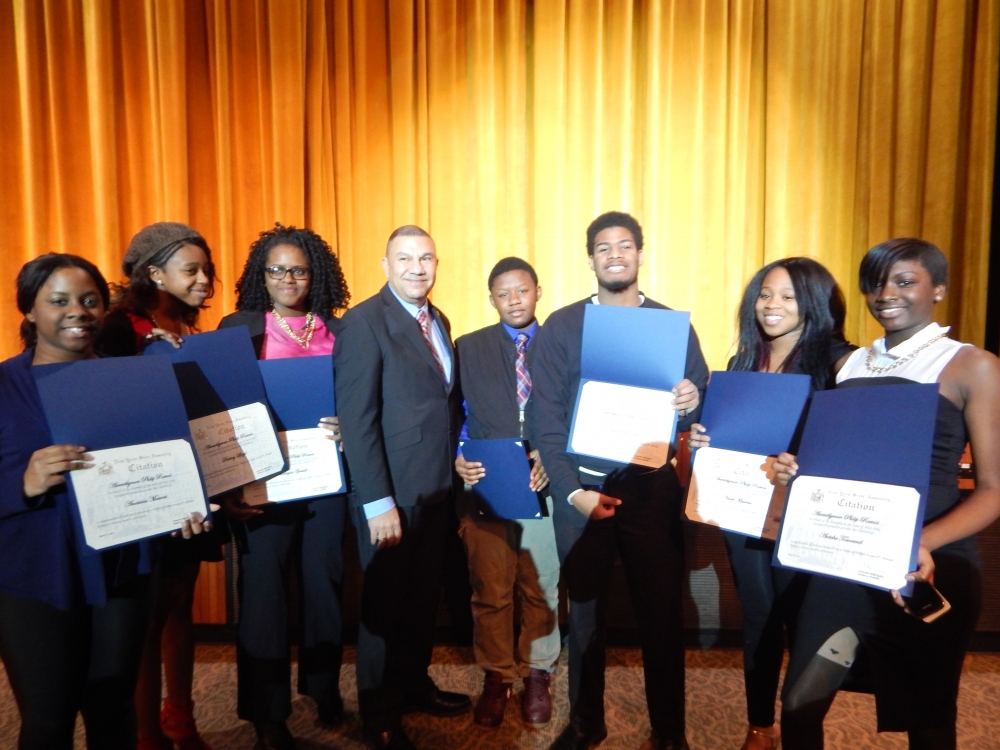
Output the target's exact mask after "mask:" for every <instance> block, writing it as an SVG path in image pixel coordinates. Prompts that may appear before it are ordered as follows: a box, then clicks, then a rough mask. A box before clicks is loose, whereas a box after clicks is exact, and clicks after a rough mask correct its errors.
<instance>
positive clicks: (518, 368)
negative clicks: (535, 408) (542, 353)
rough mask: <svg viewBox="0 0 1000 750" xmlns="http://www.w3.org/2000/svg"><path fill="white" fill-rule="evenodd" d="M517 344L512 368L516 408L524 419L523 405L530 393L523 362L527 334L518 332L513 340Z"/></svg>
mask: <svg viewBox="0 0 1000 750" xmlns="http://www.w3.org/2000/svg"><path fill="white" fill-rule="evenodd" d="M514 344H515V346H517V362H516V364H515V365H514V370H515V372H516V373H517V408H518V409H520V410H521V421H522V422H523V421H524V406H525V404H527V403H528V396H530V395H531V375H529V374H528V367H527V365H526V364H525V362H524V353H525V351H527V349H528V334H526V333H519V334H517V338H516V339H515V340H514Z"/></svg>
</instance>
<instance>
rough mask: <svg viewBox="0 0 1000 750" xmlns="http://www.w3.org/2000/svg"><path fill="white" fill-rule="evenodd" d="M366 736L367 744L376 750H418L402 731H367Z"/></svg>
mask: <svg viewBox="0 0 1000 750" xmlns="http://www.w3.org/2000/svg"><path fill="white" fill-rule="evenodd" d="M364 735H365V743H366V744H367V745H368V747H371V748H374V749H375V750H417V746H416V745H414V744H413V743H412V742H410V738H409V737H407V736H406V733H405V732H404V731H403V730H402V729H386V730H385V731H382V732H374V731H372V730H369V729H366V730H365V732H364Z"/></svg>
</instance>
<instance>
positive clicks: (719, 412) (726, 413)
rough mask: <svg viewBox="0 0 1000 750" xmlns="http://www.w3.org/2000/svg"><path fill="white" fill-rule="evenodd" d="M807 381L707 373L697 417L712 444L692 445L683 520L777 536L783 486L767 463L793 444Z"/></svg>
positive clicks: (779, 376) (806, 397) (769, 375)
mask: <svg viewBox="0 0 1000 750" xmlns="http://www.w3.org/2000/svg"><path fill="white" fill-rule="evenodd" d="M810 382H811V381H810V378H809V376H807V375H787V374H776V373H761V372H743V371H725V372H713V373H712V377H711V379H710V381H709V384H708V389H707V390H706V393H705V406H704V407H703V409H702V417H701V424H702V426H703V427H705V434H706V435H707V436H708V437H709V440H710V441H711V445H709V446H705V447H703V448H696V449H695V451H694V456H693V463H692V468H691V483H690V486H689V487H688V495H687V502H686V504H685V509H684V513H685V516H686V517H687V519H688V520H690V521H696V522H698V523H706V524H710V525H713V526H719V527H720V528H723V529H725V530H727V531H732V532H735V533H737V534H743V535H745V536H752V537H757V538H760V539H771V540H774V539H776V538H777V534H778V527H779V525H780V523H781V513H782V509H783V507H784V502H785V488H784V487H776V486H775V485H774V483H773V481H772V480H773V472H772V471H771V464H772V463H773V462H774V458H775V456H777V454H779V453H781V452H783V451H787V450H788V449H789V448H790V447H791V445H792V441H793V439H794V436H795V432H796V430H797V429H798V426H799V423H800V422H801V421H802V415H803V412H804V410H805V408H806V404H807V403H808V401H809V393H810V390H811V385H810Z"/></svg>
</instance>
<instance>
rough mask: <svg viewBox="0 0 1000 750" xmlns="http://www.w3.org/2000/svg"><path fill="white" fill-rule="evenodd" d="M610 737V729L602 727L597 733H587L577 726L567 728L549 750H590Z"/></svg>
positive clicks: (572, 725) (571, 725)
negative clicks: (589, 749)
mask: <svg viewBox="0 0 1000 750" xmlns="http://www.w3.org/2000/svg"><path fill="white" fill-rule="evenodd" d="M607 737H608V728H607V727H606V726H603V725H602V726H601V727H600V729H597V730H596V731H586V730H584V729H580V728H579V727H578V726H576V725H575V724H570V725H569V726H567V727H566V728H565V729H564V730H563V731H562V734H560V735H559V736H558V737H556V741H555V742H553V743H552V744H551V745H550V746H549V750H588V748H591V747H596V746H597V745H600V744H601V743H602V742H604V740H605V739H607Z"/></svg>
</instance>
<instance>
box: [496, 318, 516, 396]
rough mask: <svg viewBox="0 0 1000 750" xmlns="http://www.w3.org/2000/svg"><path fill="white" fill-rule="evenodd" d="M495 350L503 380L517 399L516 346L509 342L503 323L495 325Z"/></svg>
mask: <svg viewBox="0 0 1000 750" xmlns="http://www.w3.org/2000/svg"><path fill="white" fill-rule="evenodd" d="M494 341H495V342H496V346H497V349H499V351H500V359H499V361H501V362H503V363H504V368H503V370H504V380H505V381H506V382H507V385H508V387H509V388H510V392H511V393H513V394H514V396H515V400H516V397H517V371H516V369H515V368H516V367H517V346H516V345H515V344H514V342H513V341H512V340H511V338H510V335H509V334H508V333H507V329H506V328H504V327H503V323H497V324H496V336H495V337H494Z"/></svg>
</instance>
